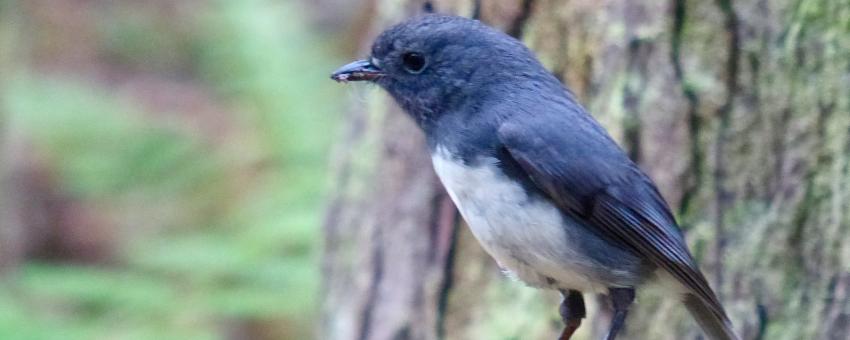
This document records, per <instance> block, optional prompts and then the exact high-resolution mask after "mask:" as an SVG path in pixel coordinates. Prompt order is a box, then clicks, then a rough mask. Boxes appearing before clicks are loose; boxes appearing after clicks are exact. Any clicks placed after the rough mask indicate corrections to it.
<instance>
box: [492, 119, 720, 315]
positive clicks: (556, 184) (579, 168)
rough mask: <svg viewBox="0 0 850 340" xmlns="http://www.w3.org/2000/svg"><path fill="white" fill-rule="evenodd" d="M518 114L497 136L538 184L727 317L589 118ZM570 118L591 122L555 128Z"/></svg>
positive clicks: (659, 202)
mask: <svg viewBox="0 0 850 340" xmlns="http://www.w3.org/2000/svg"><path fill="white" fill-rule="evenodd" d="M524 118H527V119H525V120H523V121H516V120H515V121H513V122H510V121H509V122H506V123H503V125H502V126H501V127H500V129H499V139H500V142H501V143H502V145H503V147H504V148H505V149H507V151H508V154H509V155H510V156H511V157H512V158H513V159H514V160H515V161H516V162H517V163H518V164H519V165H520V167H521V168H522V170H523V171H525V172H526V174H527V175H528V176H529V177H530V178H531V180H532V182H534V184H535V185H536V186H537V187H538V188H539V189H540V190H541V191H543V192H544V193H545V194H546V195H548V196H549V198H551V199H552V200H553V201H554V202H556V204H557V205H558V207H559V208H560V209H561V210H563V211H564V212H565V213H568V214H571V215H572V216H575V217H576V218H581V219H583V220H584V221H586V222H587V223H586V224H587V225H589V226H591V227H593V228H595V230H594V231H595V232H597V233H598V234H600V235H601V236H602V237H604V238H606V239H609V240H611V241H612V242H618V243H620V244H621V245H623V246H624V247H627V248H628V249H630V250H631V251H633V252H634V253H636V254H638V255H640V256H641V257H643V258H645V259H647V260H649V261H650V262H651V263H653V264H655V265H656V266H658V267H660V268H663V269H664V270H666V271H667V272H669V273H670V274H671V275H672V276H673V277H674V278H676V279H677V280H678V281H679V282H681V283H682V284H683V285H684V286H685V287H686V288H687V289H689V290H691V291H693V294H695V295H696V296H698V297H699V298H700V299H702V300H703V301H704V302H705V303H706V304H707V305H708V306H709V307H710V309H711V312H712V313H714V314H715V315H717V316H718V317H719V318H721V319H724V320H725V319H727V318H726V314H725V312H724V311H723V307H722V306H721V305H720V302H719V301H718V299H717V297H716V296H715V294H714V292H713V291H712V290H711V288H710V287H709V285H708V283H707V282H706V280H705V277H704V276H703V275H702V273H701V272H700V271H699V269H698V268H697V266H696V262H695V261H694V259H693V257H692V256H691V254H690V252H689V251H688V249H687V246H686V243H685V241H684V238H683V237H682V234H681V232H680V230H679V228H678V226H677V224H676V221H675V219H674V218H673V215H672V214H671V213H670V209H669V207H668V206H667V203H666V202H665V201H664V199H663V198H662V197H661V194H660V193H659V192H658V190H657V189H656V187H655V185H654V184H653V183H652V182H651V180H650V179H649V178H648V177H647V176H646V175H645V174H644V173H643V172H641V171H640V169H638V168H637V166H636V165H635V164H634V163H633V162H632V161H631V160H629V159H628V157H627V156H626V155H625V153H623V152H622V151H621V150H620V149H619V147H618V146H617V145H616V143H615V142H614V141H613V140H611V139H610V137H608V136H607V134H606V133H605V132H604V131H601V128H599V127H598V126H596V125H594V124H596V123H595V122H592V121H588V120H578V121H575V120H574V121H573V122H563V121H559V120H558V119H555V118H553V117H552V116H548V118H547V119H540V118H539V117H538V118H537V119H535V118H534V117H524ZM573 118H576V117H573ZM588 119H589V118H588ZM538 122H539V123H538ZM543 122H545V123H543ZM570 123H572V124H590V125H592V126H591V127H592V128H587V127H585V128H578V129H577V128H573V129H571V130H570V134H565V133H563V131H562V130H563V129H559V127H563V126H564V125H561V124H570Z"/></svg>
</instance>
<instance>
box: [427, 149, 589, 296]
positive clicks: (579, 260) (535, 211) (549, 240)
mask: <svg viewBox="0 0 850 340" xmlns="http://www.w3.org/2000/svg"><path fill="white" fill-rule="evenodd" d="M432 160H433V162H434V169H435V170H436V172H437V175H438V176H439V177H440V180H441V181H442V182H443V185H444V186H445V187H446V190H447V191H448V193H449V195H450V196H451V198H452V200H453V201H454V203H455V205H457V207H458V210H460V213H461V215H462V216H463V218H464V219H465V220H466V222H467V224H469V227H470V229H471V230H472V233H473V234H474V235H475V237H476V238H477V239H478V241H479V242H480V243H481V245H482V246H483V247H484V249H485V250H486V251H487V252H488V253H489V254H490V255H491V256H493V258H495V259H496V261H497V262H498V263H499V265H500V266H501V267H502V268H503V269H507V270H509V271H511V272H512V273H513V274H514V275H515V276H516V277H518V278H519V279H520V280H522V281H525V282H526V283H528V284H529V285H531V286H537V287H550V288H560V289H578V290H582V291H588V292H590V291H602V290H604V288H605V287H604V286H601V285H600V284H597V283H595V282H594V281H595V280H593V279H591V277H590V276H591V275H590V273H588V272H587V270H586V268H590V267H592V264H591V263H588V260H587V259H586V257H585V256H582V254H580V253H578V250H577V249H578V248H577V247H575V246H574V245H573V244H571V243H570V242H571V240H570V239H569V237H567V233H566V232H565V229H564V219H563V216H562V215H561V213H560V211H559V210H558V209H557V208H556V207H555V206H554V205H552V204H551V203H549V202H548V201H547V200H543V199H539V198H538V199H535V198H532V197H529V195H528V194H527V193H526V191H525V190H524V189H523V187H522V186H521V185H520V184H519V183H517V182H515V181H513V180H511V179H510V178H508V177H507V176H506V175H505V174H504V173H503V172H502V170H501V169H499V167H498V166H497V163H496V162H497V161H496V159H494V158H490V159H481V160H478V161H476V162H475V163H476V165H475V166H468V165H465V164H463V162H462V161H461V160H459V159H456V158H454V157H452V156H451V155H450V154H449V153H448V151H446V150H445V149H444V148H437V149H436V152H434V153H433V154H432Z"/></svg>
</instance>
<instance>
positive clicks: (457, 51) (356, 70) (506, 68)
mask: <svg viewBox="0 0 850 340" xmlns="http://www.w3.org/2000/svg"><path fill="white" fill-rule="evenodd" d="M540 76H543V77H550V78H551V76H549V74H548V73H547V72H546V71H545V69H544V68H543V67H542V66H541V65H540V63H539V62H538V61H537V59H536V58H535V57H534V56H533V54H532V53H531V52H530V51H529V50H528V49H527V48H526V47H525V46H524V45H523V44H522V43H520V42H519V41H517V40H516V39H514V38H512V37H510V36H508V35H506V34H504V33H502V32H499V31H497V30H495V29H492V28H490V27H488V26H486V25H484V24H482V23H480V22H479V21H477V20H471V19H467V18H462V17H457V16H445V15H436V14H429V15H424V16H421V17H417V18H413V19H410V20H408V21H405V22H402V23H400V24H398V25H395V26H393V27H391V28H389V29H387V30H386V31H384V32H383V33H381V35H380V36H378V38H377V39H376V40H375V42H374V44H373V45H372V54H371V56H370V57H369V58H367V59H364V60H359V61H355V62H353V63H350V64H348V65H345V66H343V67H341V68H340V69H338V70H337V71H336V72H334V73H333V75H332V78H333V79H335V80H337V81H361V80H365V81H371V82H374V83H376V84H378V85H380V86H381V87H383V88H384V89H386V90H387V92H389V93H390V94H391V95H392V96H393V98H395V100H396V101H397V102H398V103H399V104H400V105H401V106H402V107H403V108H404V109H405V111H407V112H408V113H409V114H410V115H411V116H412V117H413V118H414V119H415V120H416V121H417V122H418V123H419V124H420V126H423V127H424V125H427V124H428V123H429V122H431V121H434V120H436V119H438V118H439V117H440V116H441V115H443V114H446V113H449V112H458V111H462V110H463V109H464V108H467V107H469V106H474V105H477V101H480V100H484V99H485V98H487V97H488V96H489V95H492V94H494V93H496V92H499V91H504V89H506V88H510V87H515V85H518V83H519V82H523V81H525V80H530V79H535V78H539V77H540ZM466 111H467V112H468V110H466Z"/></svg>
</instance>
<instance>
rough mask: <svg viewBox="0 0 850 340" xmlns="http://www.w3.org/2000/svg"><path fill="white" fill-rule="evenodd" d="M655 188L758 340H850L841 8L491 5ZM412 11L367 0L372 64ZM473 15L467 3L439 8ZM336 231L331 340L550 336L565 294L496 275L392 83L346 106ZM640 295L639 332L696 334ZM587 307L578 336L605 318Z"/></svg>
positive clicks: (498, 20) (328, 313)
mask: <svg viewBox="0 0 850 340" xmlns="http://www.w3.org/2000/svg"><path fill="white" fill-rule="evenodd" d="M484 2H485V4H484V8H483V9H482V11H481V13H482V20H484V21H485V22H487V23H489V24H491V25H494V26H496V27H499V28H500V29H503V30H505V31H507V32H510V33H512V34H516V35H522V39H523V40H524V41H525V42H526V43H527V44H528V45H529V46H531V47H532V49H534V50H535V51H537V52H538V55H539V56H540V58H541V59H542V60H543V61H544V63H545V64H546V65H547V66H548V67H549V68H550V69H551V70H552V71H553V72H554V73H555V74H556V75H557V76H558V77H560V78H561V79H562V80H563V81H564V82H565V83H567V84H568V85H569V86H570V87H571V88H572V89H573V91H574V92H575V93H576V94H577V95H578V96H579V97H580V98H581V99H582V100H581V101H582V102H583V103H584V104H585V106H586V107H587V108H588V109H589V111H590V112H591V113H592V114H593V115H594V116H595V117H596V118H597V119H599V120H600V121H601V122H602V123H603V124H604V125H605V126H606V127H607V128H608V129H609V131H610V132H611V133H612V134H613V135H614V137H615V138H617V139H618V140H619V141H620V143H621V145H622V146H623V147H624V148H625V149H626V150H628V152H629V153H630V155H631V156H632V157H633V158H634V159H635V160H636V161H637V162H638V163H640V164H641V166H642V167H643V168H644V169H645V170H646V171H647V172H648V173H649V174H650V176H651V177H653V178H654V179H655V180H656V182H657V183H658V185H659V187H660V189H661V190H662V192H663V193H664V195H665V197H666V198H667V200H668V201H669V202H670V204H671V205H672V206H673V207H674V210H676V212H677V215H678V218H679V220H680V222H681V224H682V227H683V228H684V229H685V230H686V233H687V239H688V242H689V244H690V245H691V249H692V250H693V252H694V253H695V256H696V257H697V259H698V260H699V262H700V264H701V266H702V268H703V270H704V271H705V272H706V274H707V275H708V277H709V279H710V281H711V282H712V284H713V286H714V287H715V288H716V289H717V290H718V293H719V294H720V296H721V298H722V300H723V301H724V303H725V304H726V306H727V309H728V310H729V312H730V314H731V316H732V318H733V321H734V323H735V326H736V328H737V329H738V330H739V331H740V333H741V334H742V335H743V336H744V338H746V339H847V338H848V337H850V7H848V6H846V1H844V0H813V1H805V0H797V1H794V0H786V1H779V0H746V1H734V2H733V1H731V0H713V1H695V0H669V1H647V2H637V1H629V0H611V1H604V2H599V1H588V0H583V1H576V0H570V1H556V0H538V1H535V0H514V1H484ZM418 6H419V5H418V2H416V1H411V2H407V3H405V4H404V5H400V4H399V3H398V2H397V1H387V0H374V1H372V5H370V6H367V7H368V10H369V11H370V12H369V13H367V15H366V17H369V18H372V20H371V22H370V23H369V24H368V25H369V28H368V29H367V30H358V31H367V32H369V34H366V36H363V37H359V39H360V41H362V47H361V53H363V54H365V53H367V52H366V51H368V49H367V47H368V43H369V42H370V41H371V39H372V37H374V35H375V34H376V33H377V32H379V31H380V30H381V29H382V28H385V27H386V26H387V25H389V24H391V23H393V22H396V21H398V20H401V19H403V18H404V17H406V16H408V15H410V14H411V13H414V12H416V10H417V9H418ZM436 7H437V9H438V10H440V11H443V12H449V13H457V14H461V15H468V14H469V13H470V12H471V8H472V4H471V1H438V2H437V3H436ZM350 106H351V107H352V109H351V110H350V112H349V115H348V117H349V118H348V119H349V123H348V124H347V130H346V131H345V134H344V136H343V137H342V138H341V142H340V146H339V147H338V148H337V150H338V152H337V153H338V155H337V157H336V159H337V164H336V169H337V173H336V178H337V181H336V183H335V185H334V188H335V190H336V191H335V193H334V197H333V199H332V201H331V202H330V205H329V212H328V218H327V221H326V226H325V232H326V233H325V235H326V239H325V254H324V255H325V256H324V261H323V270H324V275H325V286H324V289H323V297H324V304H323V306H322V315H323V316H322V322H321V324H320V325H319V327H320V333H321V334H322V338H323V339H331V340H341V339H438V338H447V339H485V338H486V339H553V338H554V337H555V334H556V332H557V330H558V328H559V327H560V322H559V320H558V317H557V313H556V310H557V304H558V303H559V298H558V296H557V294H553V293H551V292H538V291H535V290H532V289H530V288H525V287H523V286H522V285H521V284H520V283H516V282H510V281H509V280H507V279H505V278H503V277H502V276H501V274H500V273H499V270H498V269H497V268H496V266H495V263H494V262H493V261H492V260H491V259H489V257H487V256H486V254H484V253H483V251H482V250H481V249H480V248H479V246H478V244H477V243H476V242H475V240H474V239H473V238H472V237H471V235H470V234H469V232H468V230H467V229H466V228H465V227H464V226H462V225H460V226H459V225H458V224H459V223H458V219H457V216H456V214H455V213H454V210H453V208H451V204H450V202H448V200H447V198H446V195H445V194H444V193H443V191H442V189H441V187H440V186H439V184H438V182H437V180H436V178H435V176H434V174H433V173H432V170H431V166H430V164H429V159H428V155H427V152H426V150H425V147H424V145H423V142H422V136H421V134H420V133H419V132H418V131H417V130H416V129H415V127H414V126H413V124H412V123H411V122H410V121H408V119H407V118H406V117H405V116H404V115H403V114H402V113H401V112H399V109H398V108H397V107H395V106H394V104H392V102H391V100H389V99H388V98H387V97H386V96H385V95H384V94H383V93H381V92H380V91H377V90H376V91H371V92H369V97H368V98H367V99H365V100H364V99H363V98H359V99H352V100H351V105H350ZM663 294H664V292H663V291H656V292H649V293H647V294H645V295H643V296H640V297H639V300H638V305H637V307H636V308H635V310H634V311H633V312H632V314H631V315H630V318H629V321H628V325H627V327H628V329H627V336H628V338H634V339H693V338H696V337H697V336H698V335H699V334H700V332H699V330H698V329H697V326H696V324H695V323H694V322H693V321H692V320H691V319H690V317H689V316H688V315H687V312H686V311H685V310H684V308H682V307H681V306H680V305H679V304H677V303H676V302H675V301H672V300H669V299H668V300H663V299H659V298H658V297H659V296H661V295H663ZM605 309H606V307H605V306H604V304H599V303H593V304H592V305H591V310H590V322H587V323H586V324H585V326H584V327H583V329H582V330H581V333H579V336H580V337H582V338H598V337H599V336H600V334H601V332H602V331H603V328H604V326H605V325H606V323H607V320H606V317H605Z"/></svg>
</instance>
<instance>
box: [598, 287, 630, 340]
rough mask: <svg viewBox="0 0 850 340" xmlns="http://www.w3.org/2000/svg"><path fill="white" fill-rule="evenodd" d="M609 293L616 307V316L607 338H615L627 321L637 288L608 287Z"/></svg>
mask: <svg viewBox="0 0 850 340" xmlns="http://www.w3.org/2000/svg"><path fill="white" fill-rule="evenodd" d="M608 295H609V296H610V297H611V304H612V306H613V307H614V318H613V319H611V328H610V329H609V330H608V336H607V337H605V339H606V340H614V338H616V337H617V333H618V332H620V330H621V329H623V325H624V324H625V322H626V314H627V313H628V311H629V306H631V304H632V302H633V301H634V300H635V289H634V288H608Z"/></svg>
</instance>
